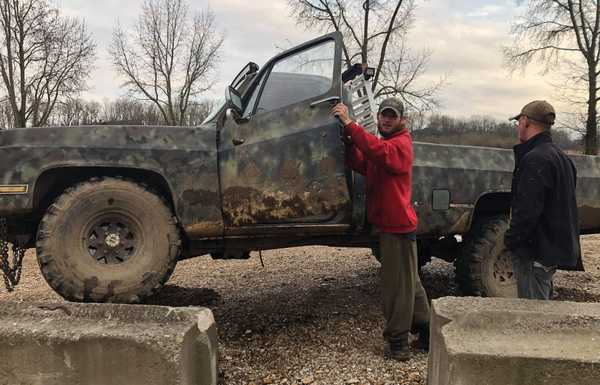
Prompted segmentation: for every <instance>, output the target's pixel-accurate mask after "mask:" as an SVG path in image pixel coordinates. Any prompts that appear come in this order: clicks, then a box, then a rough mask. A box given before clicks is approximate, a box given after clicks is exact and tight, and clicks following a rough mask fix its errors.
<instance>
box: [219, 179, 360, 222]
mask: <svg viewBox="0 0 600 385" xmlns="http://www.w3.org/2000/svg"><path fill="white" fill-rule="evenodd" d="M223 201H224V202H225V205H224V207H223V212H224V214H225V216H224V222H225V224H226V225H227V226H246V225H253V224H264V223H278V222H281V221H287V220H290V219H292V220H293V219H295V218H297V219H302V218H306V219H308V220H310V219H311V218H312V219H313V220H314V221H318V220H319V218H320V219H322V220H325V219H326V218H328V217H330V216H331V215H332V213H333V214H335V213H337V212H338V211H339V210H343V209H345V208H346V207H345V206H346V205H347V202H348V194H347V192H346V190H345V189H344V188H342V186H331V187H330V188H324V186H322V185H320V184H313V185H311V186H309V187H308V188H307V189H298V190H296V191H294V192H293V193H287V192H284V191H281V190H262V191H259V190H257V189H254V188H250V187H243V186H234V187H230V188H228V189H227V190H225V192H224V199H223Z"/></svg>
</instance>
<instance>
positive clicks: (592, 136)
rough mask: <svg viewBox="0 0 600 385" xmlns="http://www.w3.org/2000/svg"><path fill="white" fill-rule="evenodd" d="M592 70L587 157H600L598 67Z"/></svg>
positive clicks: (586, 128) (586, 146) (587, 129)
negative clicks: (599, 143) (597, 100)
mask: <svg viewBox="0 0 600 385" xmlns="http://www.w3.org/2000/svg"><path fill="white" fill-rule="evenodd" d="M589 68H591V70H590V71H589V72H588V73H589V79H590V80H589V86H588V91H589V97H588V114H587V122H586V125H585V150H584V151H585V152H584V153H585V154H586V155H598V121H597V120H596V116H597V112H596V105H597V102H596V95H597V91H596V83H597V78H596V73H595V70H594V69H595V68H596V66H595V65H593V66H590V67H589Z"/></svg>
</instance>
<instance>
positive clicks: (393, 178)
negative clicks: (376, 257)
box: [344, 122, 417, 234]
mask: <svg viewBox="0 0 600 385" xmlns="http://www.w3.org/2000/svg"><path fill="white" fill-rule="evenodd" d="M344 131H345V133H346V135H347V136H350V137H351V138H352V143H353V145H352V146H349V147H347V162H348V166H349V167H350V168H352V169H353V170H354V171H356V172H358V173H360V174H363V175H365V176H366V177H367V218H368V220H369V222H370V223H371V224H373V225H375V226H376V227H377V228H378V229H379V230H380V231H382V232H385V233H402V234H406V233H412V232H414V231H415V230H416V229H417V214H416V213H415V210H414V208H413V206H412V203H411V197H412V164H413V147H412V139H411V137H410V134H409V133H408V130H402V131H400V132H396V133H394V134H392V135H391V136H390V137H388V138H385V139H380V138H378V137H376V136H374V135H372V134H370V133H368V132H367V131H365V129H364V128H363V127H361V126H360V125H358V124H356V123H354V122H352V123H350V124H348V125H347V126H346V127H345V128H344Z"/></svg>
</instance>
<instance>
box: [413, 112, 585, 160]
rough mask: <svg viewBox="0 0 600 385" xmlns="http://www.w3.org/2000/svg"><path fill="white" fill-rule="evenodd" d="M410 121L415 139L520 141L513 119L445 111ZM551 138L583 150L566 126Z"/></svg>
mask: <svg viewBox="0 0 600 385" xmlns="http://www.w3.org/2000/svg"><path fill="white" fill-rule="evenodd" d="M410 121H411V125H410V126H411V135H412V137H413V140H415V141H420V142H428V143H443V144H459V145H468V146H486V147H500V148H512V147H513V146H514V145H515V144H517V130H516V128H515V125H514V124H513V123H510V122H500V121H498V120H497V119H494V118H491V117H487V116H472V117H470V118H454V117H451V116H448V115H443V114H431V115H422V114H414V115H413V116H411V117H410ZM552 138H553V140H554V142H555V143H556V144H557V145H558V146H559V147H561V148H563V149H565V150H570V151H573V152H581V150H582V143H581V140H580V139H575V138H572V136H570V135H569V133H568V131H566V130H555V129H553V130H552Z"/></svg>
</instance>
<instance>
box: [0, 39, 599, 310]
mask: <svg viewBox="0 0 600 385" xmlns="http://www.w3.org/2000/svg"><path fill="white" fill-rule="evenodd" d="M342 44H343V43H342V39H341V36H340V35H339V34H337V33H333V34H329V35H326V36H323V37H321V38H318V39H315V40H312V41H309V42H306V43H304V44H302V45H300V46H298V47H296V48H293V49H290V50H287V51H285V52H283V53H281V54H280V55H278V56H276V57H274V58H273V59H272V60H270V61H269V62H268V63H267V64H266V65H265V66H264V67H263V68H262V69H260V70H259V69H258V66H256V65H255V64H253V63H250V64H249V65H247V66H246V67H245V68H244V69H243V70H242V71H241V72H240V74H239V75H238V76H237V77H236V79H235V80H234V81H233V82H232V85H231V86H230V87H229V88H228V97H227V101H226V103H224V104H223V106H221V107H220V108H217V109H216V110H215V112H214V113H213V114H212V116H210V117H209V118H207V120H206V122H205V124H203V125H202V126H199V127H160V126H110V125H97V126H85V127H60V128H52V127H50V128H26V129H13V130H4V131H2V132H0V151H1V154H2V163H1V164H0V179H1V181H0V183H1V185H0V217H1V218H2V221H1V226H0V239H1V240H2V242H0V244H1V245H2V250H1V251H2V256H3V261H4V263H3V264H4V266H5V267H10V264H9V263H8V258H11V255H10V252H8V251H7V245H8V243H9V242H10V243H12V244H14V245H16V246H17V248H16V250H15V251H16V252H18V251H19V250H21V249H26V248H32V247H35V248H36V250H37V258H38V262H39V266H40V268H41V271H42V273H43V276H44V277H45V279H46V280H47V281H48V283H49V284H50V286H51V287H52V288H53V289H54V290H56V291H57V292H58V293H59V294H60V295H62V296H63V297H65V298H66V299H69V300H74V301H99V302H103V301H106V302H136V301H141V300H143V299H144V298H146V297H147V296H149V295H151V294H153V293H154V292H156V291H157V290H159V289H160V288H161V286H162V285H163V284H164V283H165V282H166V281H167V280H168V278H169V276H170V275H171V273H172V271H173V269H174V268H175V265H176V263H177V261H179V260H182V259H185V258H190V257H194V256H198V255H203V254H207V253H210V254H211V255H213V257H215V258H246V257H248V256H249V252H250V251H252V250H265V249H274V248H283V247H290V246H300V245H316V244H319V245H330V246H356V247H371V246H373V245H374V244H375V243H376V239H377V238H376V235H375V234H374V233H373V231H372V229H371V228H370V226H369V225H368V223H366V218H365V187H364V186H365V184H364V180H363V179H362V178H361V177H360V176H358V175H356V174H353V173H352V171H351V170H349V169H348V168H347V167H346V166H345V162H344V145H343V143H342V142H341V141H340V138H339V132H340V131H339V129H340V128H339V126H338V123H337V121H336V120H335V119H334V118H332V117H331V115H330V107H331V103H333V102H336V101H337V100H339V99H340V98H342V99H343V100H347V98H348V95H345V94H344V88H343V86H342V80H341V74H342ZM414 151H415V162H414V188H413V200H414V206H415V207H416V209H417V212H418V216H419V227H418V239H419V247H420V254H421V258H422V260H423V261H426V260H427V258H429V257H430V256H431V255H435V256H438V257H441V258H444V259H446V260H449V261H451V260H455V263H456V266H457V278H458V280H459V283H460V284H461V286H462V287H463V288H464V289H465V291H466V292H467V293H472V294H478V295H488V296H497V295H503V296H511V295H514V294H515V283H514V279H513V276H512V268H511V263H510V260H509V259H508V258H507V257H506V255H505V254H504V253H503V251H502V249H503V247H502V236H503V233H504V231H505V229H506V226H507V216H508V213H509V202H510V184H511V177H512V171H513V167H514V163H513V156H512V152H511V151H509V150H502V149H493V148H484V147H469V146H452V145H440V144H427V143H415V144H414ZM573 159H574V161H575V163H576V165H577V168H578V171H579V178H578V200H579V209H580V218H581V232H582V233H592V232H600V159H599V158H596V157H589V156H573ZM458 236H460V237H458ZM17 254H18V253H17ZM17 264H18V263H17ZM6 270H7V271H8V270H10V269H8V268H6ZM9 272H10V271H9ZM13 273H14V271H13ZM13 278H14V277H13Z"/></svg>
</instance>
